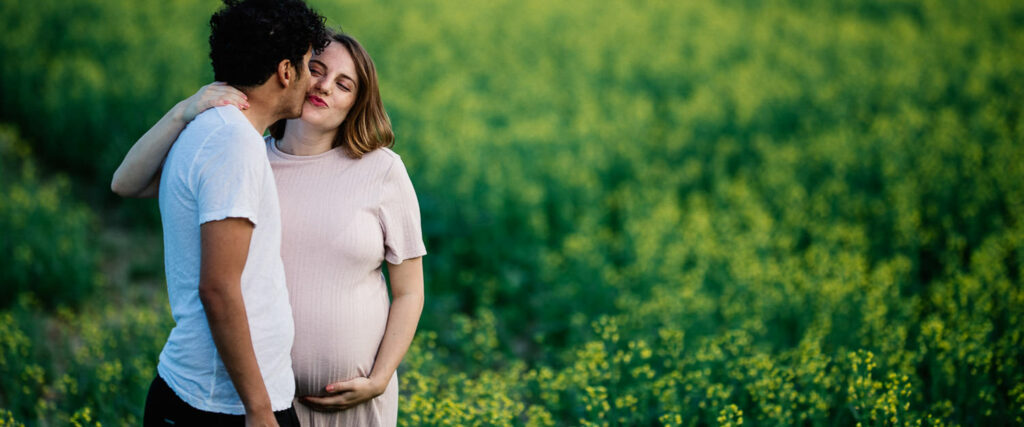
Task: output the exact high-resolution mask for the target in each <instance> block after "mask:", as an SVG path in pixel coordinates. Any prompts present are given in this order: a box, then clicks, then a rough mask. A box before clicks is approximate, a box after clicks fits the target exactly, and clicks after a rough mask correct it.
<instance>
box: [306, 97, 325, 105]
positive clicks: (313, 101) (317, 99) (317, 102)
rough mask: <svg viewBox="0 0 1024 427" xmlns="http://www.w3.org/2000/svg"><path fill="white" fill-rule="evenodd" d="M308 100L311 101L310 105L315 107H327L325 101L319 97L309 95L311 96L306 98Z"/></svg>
mask: <svg viewBox="0 0 1024 427" xmlns="http://www.w3.org/2000/svg"><path fill="white" fill-rule="evenodd" d="M306 99H307V100H309V103H310V104H313V106H315V107H320V108H323V107H326V106H327V103H326V102H324V100H323V99H321V98H320V97H319V96H316V95H309V96H307V97H306Z"/></svg>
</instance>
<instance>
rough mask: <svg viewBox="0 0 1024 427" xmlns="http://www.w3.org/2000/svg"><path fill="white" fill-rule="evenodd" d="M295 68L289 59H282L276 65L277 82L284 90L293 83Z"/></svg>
mask: <svg viewBox="0 0 1024 427" xmlns="http://www.w3.org/2000/svg"><path fill="white" fill-rule="evenodd" d="M295 73H296V70H295V67H294V66H292V61H291V60H290V59H283V60H281V62H278V63H277V82H278V83H279V84H281V87H283V88H286V87H288V85H290V84H292V83H293V82H294V81H295Z"/></svg>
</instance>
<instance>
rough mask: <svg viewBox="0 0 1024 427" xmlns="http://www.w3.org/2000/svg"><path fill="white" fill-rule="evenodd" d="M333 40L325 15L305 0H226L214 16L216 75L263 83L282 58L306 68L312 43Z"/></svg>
mask: <svg viewBox="0 0 1024 427" xmlns="http://www.w3.org/2000/svg"><path fill="white" fill-rule="evenodd" d="M328 43H329V39H328V32H327V28H326V27H325V26H324V18H323V17H322V16H320V14H318V13H317V12H316V11H314V10H313V9H312V8H310V7H309V6H307V5H306V3H305V2H304V1H302V0H224V7H223V8H221V10H219V11H217V13H215V14H213V16H212V17H211V18H210V59H211V60H212V62H213V75H214V78H215V79H216V80H217V81H221V82H225V83H227V84H230V85H232V86H237V87H252V86H259V85H261V84H263V83H264V82H266V81H267V79H268V78H270V76H271V75H273V74H274V73H275V72H276V71H277V64H279V63H280V62H281V61H283V60H285V59H288V60H291V62H292V64H294V65H295V66H296V67H301V66H302V57H303V56H304V55H305V54H306V51H307V50H309V48H310V47H312V48H313V51H314V52H315V53H320V51H322V50H323V48H324V47H326V46H327V44H328ZM298 72H299V74H300V75H301V74H302V73H304V72H305V71H304V70H298Z"/></svg>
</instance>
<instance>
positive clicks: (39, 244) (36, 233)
mask: <svg viewBox="0 0 1024 427" xmlns="http://www.w3.org/2000/svg"><path fill="white" fill-rule="evenodd" d="M30 153H31V151H30V149H29V146H28V145H27V143H25V142H24V141H22V140H21V139H20V138H19V137H18V135H17V133H15V131H14V129H12V128H11V127H10V126H0V235H2V236H3V239H2V240H0V258H2V259H3V260H4V261H3V265H2V267H0V283H2V284H3V286H2V287H0V308H3V307H6V306H8V305H10V303H11V302H13V301H14V298H15V296H16V295H17V294H19V293H23V292H27V293H32V294H34V295H35V297H36V298H38V299H39V300H40V301H41V302H42V303H43V304H45V305H46V306H48V307H54V306H56V305H57V304H61V303H69V304H75V303H78V302H79V301H81V300H82V299H83V298H85V297H86V296H87V295H89V292H90V291H91V290H92V289H93V285H94V283H95V282H96V281H97V280H98V278H97V277H96V273H97V271H96V261H97V258H96V253H95V252H94V251H93V249H92V243H91V239H90V237H91V236H92V235H94V234H95V232H96V227H95V218H94V216H93V214H92V212H91V211H90V210H89V209H88V207H87V206H85V205H83V204H82V203H80V202H78V201H75V200H73V199H72V197H71V193H70V185H69V182H68V179H67V177H65V176H63V175H60V176H57V177H55V178H54V179H43V178H40V177H39V173H38V172H37V169H36V165H35V163H34V162H33V161H32V158H31V154H30Z"/></svg>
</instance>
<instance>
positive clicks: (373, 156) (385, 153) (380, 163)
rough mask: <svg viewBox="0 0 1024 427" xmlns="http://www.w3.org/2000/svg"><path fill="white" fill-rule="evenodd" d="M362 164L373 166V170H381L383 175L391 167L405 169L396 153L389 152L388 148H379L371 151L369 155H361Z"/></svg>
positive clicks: (400, 157)
mask: <svg viewBox="0 0 1024 427" xmlns="http://www.w3.org/2000/svg"><path fill="white" fill-rule="evenodd" d="M360 160H361V161H362V162H364V163H367V164H370V165H373V167H374V168H375V169H381V170H383V171H384V172H385V173H386V171H388V170H390V169H391V168H393V167H396V166H397V167H401V168H403V169H404V168H405V164H403V163H402V156H399V155H398V153H396V152H394V151H391V149H390V148H386V147H381V148H378V149H376V150H373V151H371V152H369V153H366V154H363V157H362V159H360Z"/></svg>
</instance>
